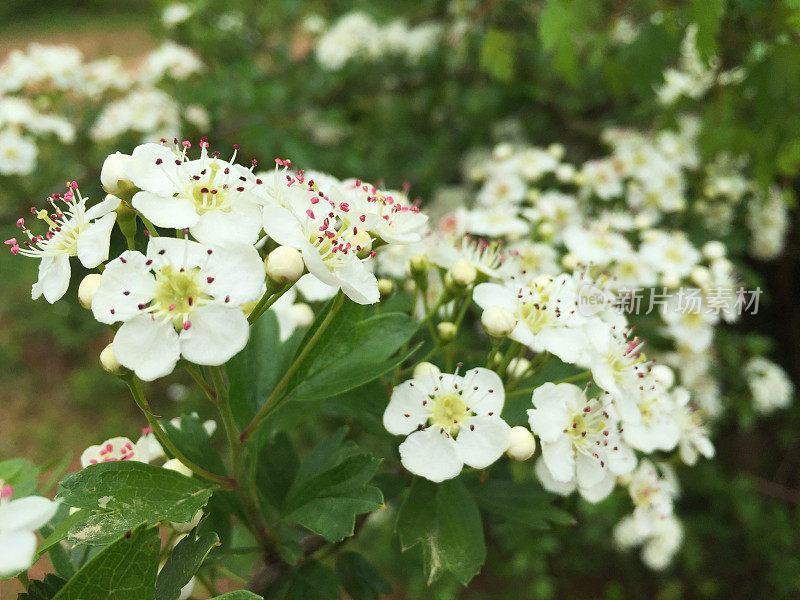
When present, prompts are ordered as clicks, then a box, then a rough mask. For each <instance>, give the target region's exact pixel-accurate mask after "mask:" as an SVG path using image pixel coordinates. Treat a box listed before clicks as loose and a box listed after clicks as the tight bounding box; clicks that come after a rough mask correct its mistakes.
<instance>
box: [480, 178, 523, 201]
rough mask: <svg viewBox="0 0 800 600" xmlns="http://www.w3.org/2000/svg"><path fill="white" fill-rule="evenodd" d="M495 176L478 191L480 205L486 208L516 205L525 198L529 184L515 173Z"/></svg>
mask: <svg viewBox="0 0 800 600" xmlns="http://www.w3.org/2000/svg"><path fill="white" fill-rule="evenodd" d="M501 175H502V176H494V177H492V178H491V179H489V180H487V181H486V183H484V184H483V187H482V188H481V190H480V191H479V192H478V200H477V202H478V205H479V206H482V207H484V208H491V207H493V206H497V205H500V206H514V205H518V204H519V203H520V202H522V200H523V198H525V192H526V191H527V186H526V185H525V183H524V182H523V181H522V180H521V179H520V178H519V177H516V176H514V175H507V174H501Z"/></svg>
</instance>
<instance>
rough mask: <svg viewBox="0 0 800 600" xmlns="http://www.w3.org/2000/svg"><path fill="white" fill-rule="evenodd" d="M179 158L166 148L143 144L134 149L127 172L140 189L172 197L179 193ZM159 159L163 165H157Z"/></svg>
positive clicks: (127, 162)
mask: <svg viewBox="0 0 800 600" xmlns="http://www.w3.org/2000/svg"><path fill="white" fill-rule="evenodd" d="M177 158H178V155H177V154H175V152H173V151H172V150H171V149H169V148H167V147H166V146H162V145H160V144H142V145H141V146H137V147H136V148H134V150H133V153H132V154H131V159H130V160H128V161H126V163H125V171H126V173H127V174H128V177H130V179H131V181H132V182H133V184H134V185H135V186H136V187H138V188H139V189H142V190H147V191H148V192H152V193H153V194H160V195H166V196H171V195H172V194H174V193H175V192H176V191H178V190H177V189H176V188H177V186H176V182H177V181H178V168H177V165H175V160H176V159H177ZM158 159H161V164H158V165H157V164H156V161H157V160H158ZM145 216H147V215H145ZM148 218H149V217H148ZM165 227H166V225H165Z"/></svg>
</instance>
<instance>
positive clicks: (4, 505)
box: [0, 480, 58, 577]
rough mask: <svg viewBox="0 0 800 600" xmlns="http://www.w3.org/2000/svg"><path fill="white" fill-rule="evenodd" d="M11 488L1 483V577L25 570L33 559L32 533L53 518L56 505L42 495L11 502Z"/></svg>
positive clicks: (34, 535) (34, 551) (34, 539)
mask: <svg viewBox="0 0 800 600" xmlns="http://www.w3.org/2000/svg"><path fill="white" fill-rule="evenodd" d="M13 495H14V488H12V487H11V486H10V485H6V484H5V482H3V481H2V480H0V577H11V576H12V575H16V574H17V573H19V572H20V571H25V570H26V569H27V568H28V567H30V566H31V565H32V564H33V561H34V559H35V557H36V546H37V539H36V533H34V532H35V531H36V530H37V529H39V528H40V527H42V526H44V525H46V524H47V523H48V522H49V521H50V519H52V518H53V516H55V514H56V511H57V510H58V502H53V501H52V500H48V499H47V498H43V497H42V496H25V497H22V498H16V499H13V500H12V499H11V498H12V496H13Z"/></svg>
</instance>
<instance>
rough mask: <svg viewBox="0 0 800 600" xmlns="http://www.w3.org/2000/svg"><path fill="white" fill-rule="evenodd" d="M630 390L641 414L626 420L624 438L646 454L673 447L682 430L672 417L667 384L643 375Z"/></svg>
mask: <svg viewBox="0 0 800 600" xmlns="http://www.w3.org/2000/svg"><path fill="white" fill-rule="evenodd" d="M633 390H634V394H636V396H638V398H637V402H636V404H637V406H638V408H639V414H640V415H641V418H640V419H639V420H638V421H635V422H632V423H625V428H624V431H623V437H624V438H625V441H626V442H628V444H630V445H631V447H633V448H636V449H637V450H641V451H642V452H644V453H645V454H650V453H652V452H654V451H655V450H664V451H670V450H672V449H673V448H675V446H676V445H677V444H678V440H679V438H680V434H681V431H680V427H679V425H678V423H677V422H676V420H675V415H674V411H675V405H674V402H673V399H672V397H671V395H670V393H669V391H668V390H667V388H666V387H665V386H663V385H661V384H659V383H658V382H657V381H656V380H655V379H654V378H652V377H645V378H643V379H640V380H639V387H638V388H637V387H633Z"/></svg>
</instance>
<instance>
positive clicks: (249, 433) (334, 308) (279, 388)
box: [240, 290, 345, 444]
mask: <svg viewBox="0 0 800 600" xmlns="http://www.w3.org/2000/svg"><path fill="white" fill-rule="evenodd" d="M344 299H345V295H344V294H343V293H342V291H341V290H339V293H338V294H337V295H336V298H335V299H334V301H333V304H332V305H331V308H330V310H329V311H328V314H327V315H325V319H324V320H323V321H322V323H320V324H319V327H317V330H316V331H315V332H314V335H312V336H311V339H309V340H308V343H306V345H305V347H304V348H303V349H302V350H301V351H300V354H298V355H297V358H295V359H294V362H293V363H292V365H291V366H290V367H289V369H288V370H287V371H286V373H285V374H284V375H283V377H282V378H281V380H280V381H279V382H278V385H276V386H275V389H274V390H272V393H271V394H270V395H269V397H268V398H267V400H266V402H264V405H263V406H262V407H261V408H260V409H259V411H258V413H256V416H255V417H253V420H252V421H250V423H249V424H248V425H247V427H245V428H244V431H243V432H242V435H241V436H240V439H241V441H242V443H243V444H245V443H247V442H248V441H249V440H250V438H251V437H253V434H254V433H255V432H256V429H257V428H258V426H259V425H261V423H262V422H263V420H264V418H265V417H266V416H267V413H268V412H269V411H270V409H271V408H272V405H273V404H275V402H276V401H277V400H278V399H279V398H280V395H281V392H283V389H284V388H285V387H286V386H287V385H289V381H290V380H291V378H292V376H293V375H294V374H295V372H296V371H297V369H299V368H300V365H301V364H303V361H304V360H305V358H306V356H308V353H309V352H311V350H312V348H314V346H315V345H316V344H317V342H318V341H319V339H320V338H321V337H322V334H323V333H325V330H326V329H327V328H328V325H330V324H331V321H332V320H333V317H334V316H335V315H336V313H337V312H338V311H339V309H340V308H341V307H342V304H344Z"/></svg>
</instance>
